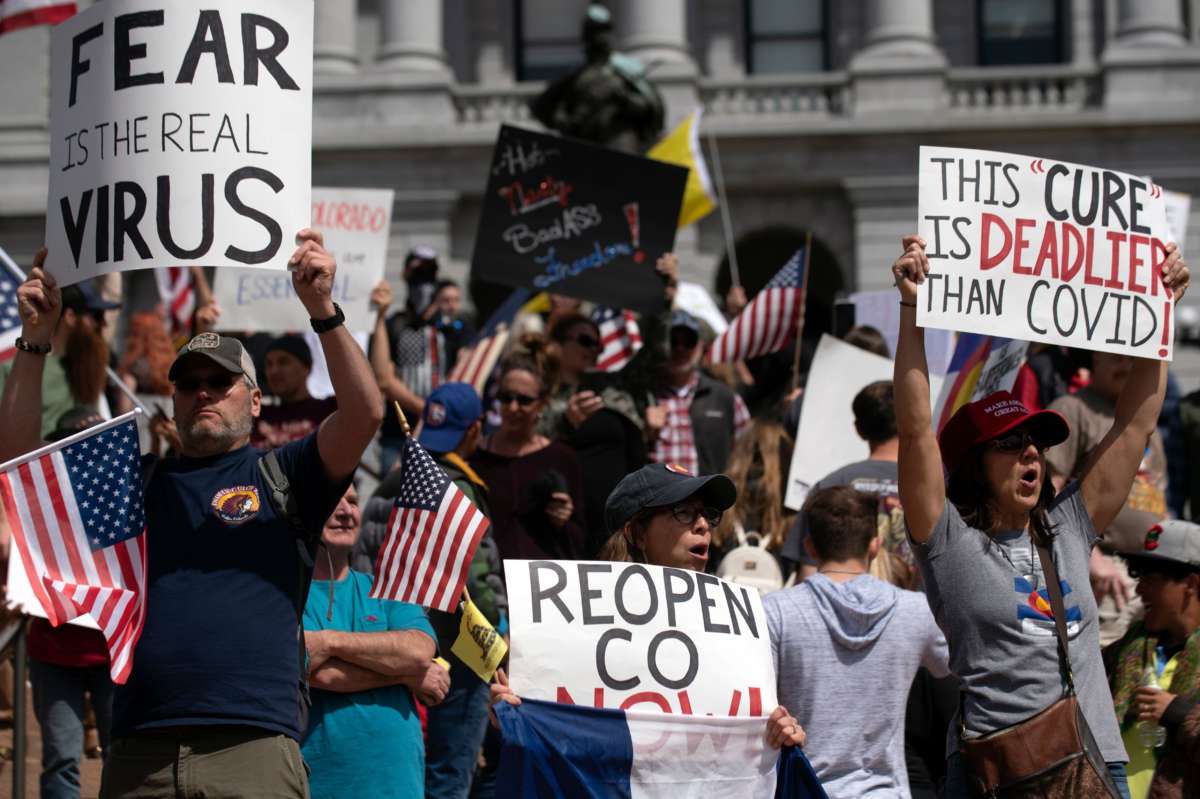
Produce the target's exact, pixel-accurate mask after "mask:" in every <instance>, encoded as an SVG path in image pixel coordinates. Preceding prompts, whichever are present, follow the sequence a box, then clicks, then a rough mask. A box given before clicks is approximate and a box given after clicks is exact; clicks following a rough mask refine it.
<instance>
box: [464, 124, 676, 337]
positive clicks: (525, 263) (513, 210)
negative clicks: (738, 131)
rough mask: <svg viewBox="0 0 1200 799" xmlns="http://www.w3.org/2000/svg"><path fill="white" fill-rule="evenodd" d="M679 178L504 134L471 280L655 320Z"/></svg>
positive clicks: (608, 155) (579, 145) (577, 147)
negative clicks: (658, 269)
mask: <svg viewBox="0 0 1200 799" xmlns="http://www.w3.org/2000/svg"><path fill="white" fill-rule="evenodd" d="M686 180H687V170H686V169H684V168H683V167H679V166H674V165H672V164H664V163H662V162H661V161H653V160H650V159H648V158H640V157H638V156H636V155H629V154H628V153H621V152H617V151H616V150H609V149H606V148H604V147H597V146H595V145H591V144H585V143H583V142H580V141H576V140H573V139H564V138H560V137H558V136H549V135H546V134H543V133H534V132H533V131H529V130H523V129H521V128H514V127H510V126H508V125H504V126H502V127H501V128H500V135H499V137H497V139H496V150H495V152H494V153H493V154H492V167H491V172H490V174H489V175H488V184H487V190H486V192H485V194H484V199H483V214H482V216H481V217H480V220H479V229H478V231H477V232H476V234H475V254H474V255H473V256H472V258H471V269H472V270H473V274H474V276H475V277H476V278H479V279H483V280H487V281H491V282H493V283H503V284H505V285H509V286H517V287H527V288H530V289H532V290H534V291H552V292H555V293H558V294H567V295H570V296H572V297H580V298H582V299H585V300H591V301H593V302H597V303H601V304H604V305H612V306H615V307H618V308H628V309H630V310H635V311H645V312H651V313H653V312H657V311H660V310H662V302H663V300H662V296H663V285H662V282H661V281H660V280H658V279H657V276H656V274H655V272H654V262H655V260H656V259H657V258H658V256H660V255H662V254H663V253H665V252H669V251H670V250H671V248H672V247H674V245H675V228H676V225H677V224H678V221H679V205H680V203H681V202H682V201H683V186H684V183H685V182H686Z"/></svg>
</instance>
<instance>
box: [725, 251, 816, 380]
mask: <svg viewBox="0 0 1200 799" xmlns="http://www.w3.org/2000/svg"><path fill="white" fill-rule="evenodd" d="M804 266H805V264H804V248H803V247H801V248H800V249H799V250H797V251H796V254H795V255H793V256H792V257H791V259H790V260H789V261H788V262H787V263H786V264H784V265H783V268H782V269H780V270H779V272H778V273H776V275H775V277H773V278H771V282H769V283H767V285H765V286H763V289H762V291H760V292H758V294H756V295H755V296H754V299H753V300H751V301H750V304H749V305H747V306H746V307H745V308H743V309H742V312H741V313H740V314H738V317H737V319H734V320H733V322H732V323H731V324H730V325H729V329H728V330H726V331H725V332H724V333H722V334H721V335H719V336H717V338H716V340H714V341H713V343H712V350H711V351H710V357H711V359H712V362H713V363H730V362H732V361H742V360H745V359H747V358H756V357H758V356H759V355H766V354H768V353H771V352H778V351H779V350H781V349H783V348H784V346H785V345H786V344H787V343H788V342H789V341H790V340H791V339H792V337H793V336H794V335H796V333H797V326H798V325H799V324H800V320H801V319H802V318H803V316H804Z"/></svg>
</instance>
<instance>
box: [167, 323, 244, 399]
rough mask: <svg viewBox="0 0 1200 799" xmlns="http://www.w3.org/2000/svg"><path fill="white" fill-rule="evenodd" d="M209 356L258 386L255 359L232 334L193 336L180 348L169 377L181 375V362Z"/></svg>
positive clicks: (214, 361)
mask: <svg viewBox="0 0 1200 799" xmlns="http://www.w3.org/2000/svg"><path fill="white" fill-rule="evenodd" d="M189 358H190V359H193V360H194V359H196V358H208V359H209V360H210V361H212V362H213V363H215V364H216V365H217V366H220V367H221V368H222V369H226V370H228V371H230V372H233V373H234V374H239V375H245V376H246V377H248V378H250V382H251V383H252V384H253V385H254V386H258V375H257V374H256V373H255V371H254V361H253V360H251V358H250V353H248V352H246V348H245V347H243V346H242V342H240V341H238V340H237V339H236V338H232V337H230V336H220V335H217V334H216V333H201V334H200V335H198V336H193V337H192V340H191V341H189V342H188V343H187V344H185V345H184V346H183V349H181V350H179V353H178V354H177V355H176V356H175V360H174V362H172V363H171V370H170V371H169V372H167V377H168V378H169V379H170V380H171V382H175V380H176V379H177V378H178V377H179V370H180V368H181V364H183V362H184V361H186V360H188V359H189Z"/></svg>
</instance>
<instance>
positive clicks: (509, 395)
mask: <svg viewBox="0 0 1200 799" xmlns="http://www.w3.org/2000/svg"><path fill="white" fill-rule="evenodd" d="M496 399H497V400H499V402H500V405H501V406H504V405H507V404H509V403H510V402H515V403H517V404H518V405H520V406H521V407H522V408H528V407H529V406H530V405H532V404H533V403H535V402H537V401H538V398H537V397H531V396H529V395H528V394H518V393H516V392H515V391H501V392H500V393H499V394H497V395H496Z"/></svg>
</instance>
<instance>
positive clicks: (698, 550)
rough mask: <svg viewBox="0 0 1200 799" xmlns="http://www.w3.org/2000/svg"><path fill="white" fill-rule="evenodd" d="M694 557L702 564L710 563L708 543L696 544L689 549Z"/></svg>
mask: <svg viewBox="0 0 1200 799" xmlns="http://www.w3.org/2000/svg"><path fill="white" fill-rule="evenodd" d="M688 553H689V554H691V556H692V559H693V560H695V561H698V562H699V563H700V564H701V565H703V564H705V563H708V544H696V545H695V546H694V547H691V548H689V549H688Z"/></svg>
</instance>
